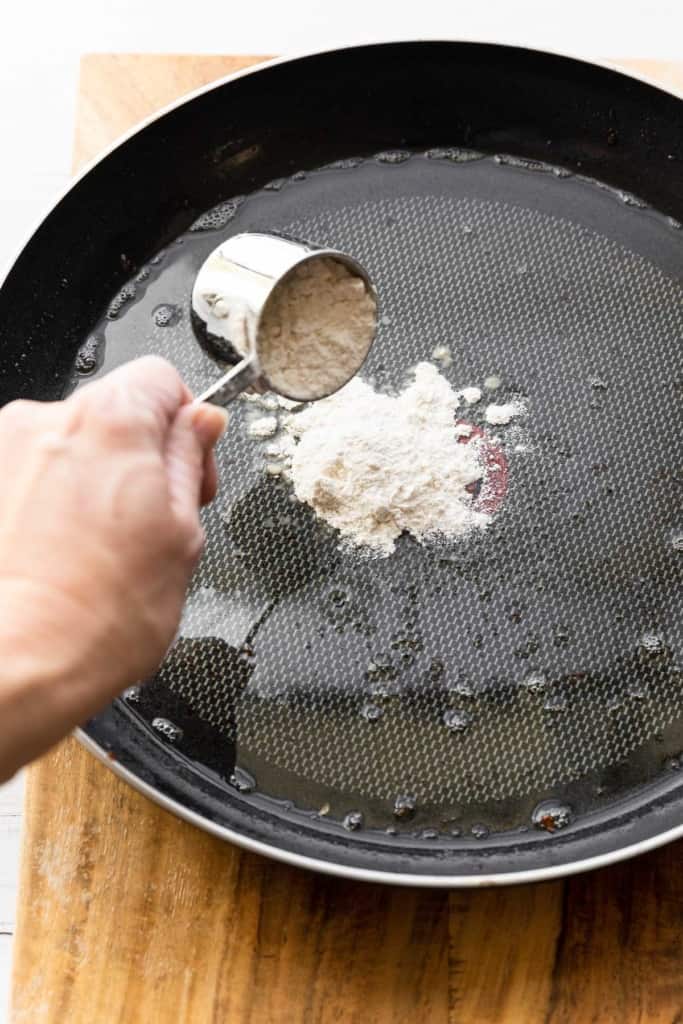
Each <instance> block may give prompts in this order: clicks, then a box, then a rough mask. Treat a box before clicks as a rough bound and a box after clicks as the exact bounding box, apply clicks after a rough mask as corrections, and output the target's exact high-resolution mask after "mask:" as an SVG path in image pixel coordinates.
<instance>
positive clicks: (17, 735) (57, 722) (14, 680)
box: [0, 582, 125, 782]
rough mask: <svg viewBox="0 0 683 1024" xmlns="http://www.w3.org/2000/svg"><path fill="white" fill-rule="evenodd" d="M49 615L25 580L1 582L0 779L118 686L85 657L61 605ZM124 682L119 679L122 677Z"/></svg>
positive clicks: (83, 717)
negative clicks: (56, 613) (56, 614)
mask: <svg viewBox="0 0 683 1024" xmlns="http://www.w3.org/2000/svg"><path fill="white" fill-rule="evenodd" d="M60 616H61V622H59V623H58V622H56V621H54V616H53V615H51V612H50V609H49V607H48V606H47V604H46V602H45V601H44V600H42V599H41V594H40V593H38V592H37V591H35V590H33V589H32V588H31V587H30V586H27V585H20V584H17V583H16V582H13V583H12V584H9V585H8V584H7V583H5V582H0V782H3V781H6V780H7V779H8V778H10V777H11V776H12V775H13V774H14V773H15V772H16V771H17V770H18V769H19V768H20V767H21V766H22V765H24V764H26V763H27V762H28V761H30V760H32V759H33V758H34V757H37V756H39V755H40V754H42V753H44V752H45V751H46V750H48V749H49V748H50V747H51V746H52V745H53V744H54V743H56V742H57V741H58V740H59V739H60V738H61V737H62V736H64V735H66V734H67V733H69V732H70V731H71V730H72V729H73V728H75V726H77V725H78V724H80V723H81V722H83V721H85V720H86V719H87V718H88V717H89V716H90V715H91V714H93V713H94V712H95V711H96V710H97V709H98V708H99V707H101V706H103V705H104V704H105V703H107V701H108V700H110V699H111V698H112V697H113V696H114V694H115V693H116V692H117V690H118V689H119V688H120V687H119V685H118V683H119V681H118V679H117V678H116V677H115V675H114V673H107V674H103V673H102V672H100V671H99V670H96V671H98V676H97V678H96V679H95V678H93V666H92V664H90V665H88V658H87V652H86V651H85V650H84V648H83V645H82V644H81V642H80V639H79V631H78V629H74V628H73V624H70V623H69V622H68V621H67V620H66V618H65V616H64V608H63V606H61V607H60ZM123 685H125V683H124V684H123Z"/></svg>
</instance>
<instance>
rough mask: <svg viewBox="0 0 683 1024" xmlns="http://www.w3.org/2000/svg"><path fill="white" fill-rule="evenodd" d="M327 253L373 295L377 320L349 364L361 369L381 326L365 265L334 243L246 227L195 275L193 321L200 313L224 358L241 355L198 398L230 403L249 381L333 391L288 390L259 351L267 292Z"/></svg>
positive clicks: (258, 387) (268, 387) (257, 385)
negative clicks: (270, 371) (275, 379)
mask: <svg viewBox="0 0 683 1024" xmlns="http://www.w3.org/2000/svg"><path fill="white" fill-rule="evenodd" d="M323 258H325V259H331V260H336V261H339V262H340V263H342V264H343V265H344V266H345V267H347V268H348V269H349V270H350V271H351V273H352V274H353V275H354V276H357V277H359V278H360V279H362V281H363V282H364V284H365V287H366V289H367V290H368V292H369V294H370V295H371V296H372V298H373V299H374V303H375V314H374V323H373V325H372V328H371V330H369V331H368V337H367V346H366V347H365V349H364V350H363V351H360V352H359V353H358V356H359V358H358V365H357V366H353V367H351V366H349V367H348V369H349V374H348V377H347V380H350V379H351V377H353V376H354V375H355V374H356V373H357V372H358V370H359V369H360V367H361V366H362V364H363V362H364V361H365V358H366V356H367V354H368V352H369V351H370V347H371V346H372V343H373V341H374V338H375V333H376V330H377V295H376V292H375V288H374V285H373V283H372V281H371V279H370V277H369V275H368V273H367V271H366V270H365V269H364V267H362V266H361V264H360V263H358V261H357V260H355V259H354V258H353V257H352V256H348V255H347V254H346V253H342V252H338V251H337V250H336V249H329V248H324V247H321V246H316V245H313V244H311V243H310V242H302V241H298V240H296V239H292V238H287V237H285V236H282V235H272V234H265V233H257V232H248V233H244V234H241V235H235V236H234V237H233V238H229V239H227V240H226V241H224V242H221V244H220V245H219V246H218V247H217V248H216V249H214V251H213V252H212V253H211V254H210V255H209V256H208V257H207V259H206V260H205V261H204V263H203V264H202V267H201V268H200V271H199V273H198V275H197V277H196V279H195V284H194V289H193V292H192V309H193V315H194V318H195V322H196V319H198V320H199V323H200V330H201V332H202V333H204V332H205V333H204V339H203V340H204V341H205V340H206V339H207V337H208V338H209V339H212V340H213V344H212V345H211V346H210V348H211V351H212V354H213V355H214V358H216V357H218V358H219V360H220V361H221V362H224V363H225V362H235V360H238V361H237V362H236V365H234V366H232V367H231V369H230V370H228V371H227V373H225V374H224V375H223V376H222V377H220V378H219V379H218V380H217V381H216V382H215V383H214V384H212V385H211V386H210V387H209V388H207V389H206V391H204V392H203V393H202V394H201V395H199V396H198V397H197V399H196V401H197V402H210V403H212V404H213V405H227V403H228V402H231V401H232V400H233V399H234V398H236V397H237V395H239V394H240V392H242V391H244V390H245V389H246V388H249V387H250V388H252V389H253V390H255V391H258V392H263V391H274V392H276V393H278V394H282V395H284V397H286V398H290V399H294V400H297V401H310V400H312V399H317V398H325V397H326V395H327V394H330V391H329V390H328V391H325V390H321V392H320V394H317V393H316V394H311V392H310V389H308V390H307V391H306V394H305V395H304V394H292V393H287V394H285V392H284V391H282V389H281V388H278V387H276V386H275V385H274V384H273V382H272V381H271V380H269V377H268V366H267V365H264V362H263V359H262V353H261V352H260V351H259V327H260V322H261V317H262V314H263V311H264V309H265V307H266V304H267V302H268V300H269V298H270V297H271V296H272V295H273V294H274V292H275V291H276V290H277V289H278V288H279V287H281V286H282V285H283V283H284V282H286V280H287V278H288V276H289V275H290V274H291V273H292V272H293V271H294V270H295V269H296V268H297V267H299V266H301V264H303V263H306V262H311V261H313V260H318V259H323ZM207 294H208V295H209V300H207ZM200 340H202V339H201V338H200ZM363 340H364V339H363ZM342 383H346V381H343V382H342ZM339 386H341V384H340V385H339Z"/></svg>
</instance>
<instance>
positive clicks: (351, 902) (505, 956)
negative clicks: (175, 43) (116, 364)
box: [11, 55, 683, 1024]
mask: <svg viewBox="0 0 683 1024" xmlns="http://www.w3.org/2000/svg"><path fill="white" fill-rule="evenodd" d="M257 59H258V58H255V57H187V56H181V57H173V56H142V55H134V56H131V55H123V56H121V55H119V56H112V55H97V56H89V57H86V58H84V60H83V62H82V69H81V82H80V95H79V105H78V126H77V131H76V147H75V162H76V166H79V165H81V164H82V163H83V162H85V161H86V160H88V159H89V158H91V157H92V156H94V155H95V154H96V153H97V152H98V151H100V150H101V149H102V148H104V147H105V146H107V145H108V144H109V143H110V142H111V141H112V139H114V138H115V137H116V136H117V135H118V134H120V133H121V132H122V131H124V130H125V129H127V128H128V127H130V125H132V124H133V123H135V122H136V121H138V120H140V119H141V118H142V117H145V116H146V115H147V114H149V113H151V112H153V111H154V110H156V109H158V108H159V107H160V106H162V105H163V104H165V103H168V102H170V101H171V100H172V99H174V98H175V97H176V96H178V95H180V94H182V93H184V92H187V91H189V90H190V89H193V88H196V87H197V86H200V85H203V84H204V83H206V82H209V81H212V80H213V79H215V78H217V77H219V76H221V75H224V74H227V73H228V72H231V71H235V70H237V69H238V68H241V67H244V66H246V65H249V64H250V63H253V62H255V61H256V60H257ZM623 63H624V64H627V65H629V66H630V67H631V68H635V69H638V70H642V71H643V72H644V73H646V74H648V75H650V76H651V77H653V78H659V79H661V80H663V81H666V82H668V83H670V84H675V85H677V86H678V87H679V88H681V89H683V64H677V63H660V62H655V61H629V62H623ZM682 856H683V845H682V844H681V843H678V844H675V845H671V846H668V847H666V848H664V849H662V850H659V851H657V852H655V853H653V854H650V855H648V856H646V857H641V858H640V859H638V860H636V861H631V862H629V863H626V864H622V865H617V866H616V867H613V868H610V869H607V870H603V871H599V872H596V873H593V874H591V875H584V876H580V877H577V878H575V879H571V880H569V881H566V882H556V883H551V884H543V885H536V886H533V887H529V886H527V887H524V888H512V889H492V890H483V891H479V892H452V893H448V892H439V891H435V892H430V891H420V890H406V889H390V888H386V887H382V886H373V885H367V884H363V883H354V882H345V881H338V880H336V879H330V878H323V877H319V876H317V875H313V874H309V873H307V872H303V871H300V870H297V869H294V868H289V867H285V866H284V865H281V864H276V863H274V862H271V861H268V860H265V859H263V858H260V857H258V856H256V855H254V854H249V853H244V852H242V851H240V850H238V849H235V848H234V847H232V846H228V845H226V844H224V843H222V842H220V841H218V840H216V839H213V838H211V837H210V836H208V835H205V834H204V833H203V832H200V831H198V830H196V829H194V828H192V827H191V826H190V825H187V824H185V823H184V822H181V821H178V820H176V819H175V818H173V817H172V816H171V815H169V814H167V813H166V812H165V811H162V810H160V809H159V808H157V807H156V806H155V805H154V804H152V803H150V802H148V801H147V800H146V799H144V798H143V797H142V796H140V795H139V794H138V793H136V792H135V791H134V790H132V789H130V788H129V787H128V786H126V785H125V784H124V783H123V782H120V781H119V780H118V779H117V778H116V777H115V776H114V775H113V774H111V773H110V772H109V771H108V770H107V769H106V768H105V767H104V766H102V765H101V764H100V763H99V762H97V761H95V760H94V759H93V758H92V757H91V756H90V755H89V754H87V753H86V752H85V751H84V750H82V749H81V748H80V747H79V746H78V744H77V743H76V742H75V741H73V740H68V741H67V742H66V743H64V744H62V745H61V746H60V747H59V748H58V749H56V750H55V751H53V752H52V753H51V754H49V755H48V756H47V757H45V758H43V759H42V760H41V761H40V762H39V763H37V764H36V765H34V766H33V767H32V768H31V770H30V771H29V773H28V785H27V795H26V817H25V833H24V849H23V862H22V872H21V883H20V892H19V920H18V926H17V933H16V943H15V953H14V975H13V997H12V1008H11V1020H12V1022H14V1024H19V1022H22V1024H23V1022H25V1024H43V1022H50V1024H52V1022H54V1024H138V1022H139V1024H167V1022H168V1024H187V1022H190V1024H195V1022H197V1024H208V1022H216V1024H222V1022H229V1024H333V1022H334V1024H403V1022H405V1024H423V1022H424V1024H589V1022H590V1024H616V1022H618V1024H673V1022H676V1021H681V1020H683V973H682V971H683V870H682V869H681V858H682Z"/></svg>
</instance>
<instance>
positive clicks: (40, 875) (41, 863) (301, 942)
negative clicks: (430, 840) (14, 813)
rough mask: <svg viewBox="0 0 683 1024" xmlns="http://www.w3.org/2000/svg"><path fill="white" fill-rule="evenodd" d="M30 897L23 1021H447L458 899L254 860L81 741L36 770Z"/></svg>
mask: <svg viewBox="0 0 683 1024" xmlns="http://www.w3.org/2000/svg"><path fill="white" fill-rule="evenodd" d="M65 780H67V781H68V787H69V792H68V795H67V794H65V792H64V783H65ZM20 891H21V901H20V913H19V920H18V924H17V933H16V939H15V942H16V953H15V969H14V997H13V1017H12V1020H13V1021H14V1022H22V1024H23V1022H26V1024H36V1022H39V1021H40V1022H43V1021H50V1022H52V1021H55V1022H57V1021H60V1022H62V1021H68V1022H69V1024H81V1022H82V1024H86V1022H87V1024H93V1022H97V1024H109V1022H112V1024H113V1022H117V1024H118V1022H121V1024H123V1022H125V1024H129V1022H137V1021H140V1022H145V1024H147V1022H156V1021H174V1022H186V1021H187V1022H194V1021H197V1022H204V1021H214V1020H215V1021H231V1022H233V1021H234V1022H245V1024H266V1022H268V1024H270V1022H272V1024H290V1022H298V1021H301V1022H304V1021H306V1022H307V1021H316V1022H317V1021H320V1022H321V1024H328V1022H329V1024H332V1022H334V1024H361V1022H363V1024H385V1022H386V1024H389V1022H406V1024H413V1022H414V1021H416V1020H417V1021H422V1020H424V1021H434V1024H440V1022H443V1024H446V1021H447V1019H448V982H447V955H448V895H447V894H446V893H442V892H418V891H409V890H408V891H403V890H399V889H389V888H386V887H379V886H368V885H362V884H356V883H351V882H344V881H338V880H336V879H329V878H322V877H319V876H313V875H310V874H308V873H306V872H302V871H299V870H297V869H295V868H288V867H285V866H283V865H279V864H275V863H273V862H270V861H267V860H264V859H262V858H260V857H257V856H254V855H253V854H247V853H243V852H241V851H239V850H237V849H235V848H234V847H231V846H228V845H226V844H224V843H222V842H220V841H219V840H216V839H213V838H212V837H210V836H208V835H205V834H204V833H202V832H199V831H198V830H196V829H194V828H192V827H191V826H189V825H186V824H184V823H182V822H179V821H177V820H176V819H175V818H173V817H172V816H171V815H169V814H167V813H166V812H165V811H162V810H160V809H158V808H157V807H155V806H153V805H151V804H150V803H149V802H148V801H147V800H146V799H145V798H144V797H142V796H140V795H139V794H137V793H136V792H134V791H133V790H131V789H130V788H129V787H128V786H127V785H125V784H124V783H122V782H120V781H119V780H118V779H117V778H115V777H114V776H112V775H111V774H110V773H109V772H107V770H106V768H104V767H103V766H102V765H100V764H98V763H97V762H95V761H94V760H93V758H92V757H91V756H90V755H88V754H87V753H86V752H85V751H84V750H83V749H82V748H81V747H79V746H78V745H77V744H76V742H75V741H74V740H69V741H67V742H66V743H65V744H63V745H62V746H61V747H60V748H59V749H58V750H56V751H54V752H53V753H52V754H50V755H48V757H47V758H45V759H43V761H42V762H41V763H40V764H39V765H37V766H35V767H34V768H33V769H32V770H31V771H30V772H29V778H28V783H27V802H26V843H25V848H24V857H23V862H22V874H21V881H20Z"/></svg>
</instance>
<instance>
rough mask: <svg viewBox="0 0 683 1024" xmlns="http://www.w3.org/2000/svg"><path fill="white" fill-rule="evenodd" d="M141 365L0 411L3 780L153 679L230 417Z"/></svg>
mask: <svg viewBox="0 0 683 1024" xmlns="http://www.w3.org/2000/svg"><path fill="white" fill-rule="evenodd" d="M190 403H191V395H190V392H189V391H188V389H187V388H186V386H185V385H184V383H183V381H182V379H181V378H180V376H179V374H178V373H177V372H176V371H175V370H174V369H173V367H171V366H170V365H169V364H168V363H167V362H165V361H164V360H163V359H159V358H156V357H152V356H148V357H145V358H144V359H139V360H136V361H134V362H132V363H128V364H127V365H126V366H123V367H121V368H120V369H118V370H115V371H114V372H112V373H110V374H108V375H107V376H105V377H102V378H100V379H99V380H97V381H94V382H93V383H92V384H89V385H88V386H87V387H85V388H82V389H81V390H79V391H77V392H76V393H75V394H74V395H72V396H71V397H70V398H69V399H67V400H66V401H64V402H53V403H39V402H23V401H22V402H12V403H10V404H9V405H7V406H5V408H4V409H2V410H0V466H2V469H3V474H2V480H1V481H0V609H1V614H0V721H2V732H1V733H0V780H1V779H2V778H3V777H7V776H8V775H10V774H11V773H12V772H13V771H14V770H16V768H17V767H18V766H19V765H20V764H21V763H23V762H24V761H27V760H29V759H30V758H32V757H34V756H36V755H37V754H38V753H41V752H42V751H43V750H45V749H47V747H48V746H50V745H51V744H52V743H54V742H55V741H56V740H57V739H59V738H60V737H61V736H63V735H65V734H66V733H67V732H69V731H70V730H71V729H72V728H73V727H74V726H75V725H77V724H79V723H80V722H82V721H84V720H85V719H86V718H88V717H89V716H90V715H92V714H94V713H95V711H97V710H99V709H100V708H101V707H103V706H104V705H105V704H106V703H108V701H110V700H111V699H112V698H113V697H114V696H115V695H116V694H117V693H118V692H119V691H120V690H122V689H123V688H124V687H125V686H127V685H129V684H130V683H133V682H135V681H137V680H139V679H144V678H145V677H146V676H148V675H150V674H151V673H152V672H153V671H154V670H155V669H156V668H157V666H158V665H159V663H160V661H161V660H162V658H163V656H164V654H165V652H166V650H167V648H168V646H169V644H170V643H171V641H172V639H173V636H174V634H175V631H176V629H177V626H178V622H179V619H180V614H181V610H182V606H183V600H184V596H185V591H186V587H187V584H188V582H189V579H190V576H191V574H192V571H193V569H194V567H195V565H196V562H197V559H198V558H199V554H200V552H201V548H202V544H203V532H202V528H201V525H200V521H199V507H200V504H202V503H206V502H208V501H210V500H211V499H212V498H213V497H214V495H215V491H216V466H215V462H214V457H213V446H214V444H215V443H216V441H217V440H218V438H219V436H220V434H221V433H222V431H223V429H224V427H225V425H226V422H227V417H226V414H225V413H224V412H223V411H222V410H220V409H218V408H216V407H214V406H209V405H198V406H193V405H192V404H190Z"/></svg>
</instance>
